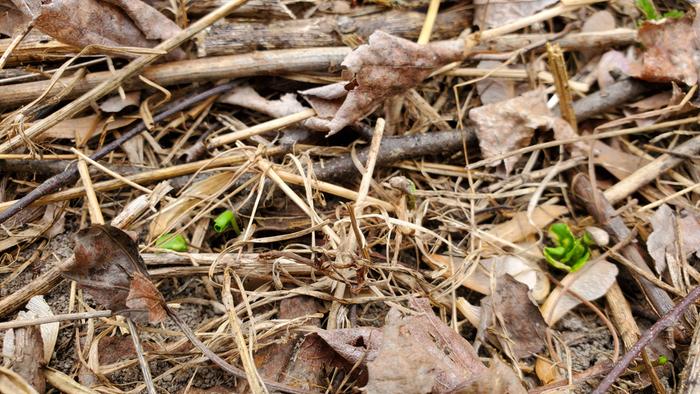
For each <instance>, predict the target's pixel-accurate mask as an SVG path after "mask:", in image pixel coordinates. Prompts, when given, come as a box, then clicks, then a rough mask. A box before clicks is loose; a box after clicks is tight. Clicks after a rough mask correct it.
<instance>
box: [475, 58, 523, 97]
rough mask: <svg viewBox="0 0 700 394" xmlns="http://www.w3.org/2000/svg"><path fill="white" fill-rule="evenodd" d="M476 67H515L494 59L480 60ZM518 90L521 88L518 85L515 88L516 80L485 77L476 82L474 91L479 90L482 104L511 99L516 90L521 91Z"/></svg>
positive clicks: (488, 68) (505, 68) (508, 68)
mask: <svg viewBox="0 0 700 394" xmlns="http://www.w3.org/2000/svg"><path fill="white" fill-rule="evenodd" d="M476 68H479V69H486V70H492V69H495V68H501V69H504V70H510V69H514V68H515V67H511V66H504V65H503V63H502V62H498V61H495V60H482V61H480V62H479V64H478V65H477V66H476ZM520 90H522V89H521V88H520V85H518V87H517V90H516V81H513V80H511V79H499V78H486V79H483V80H481V81H479V82H477V83H476V91H477V92H479V100H481V103H482V104H484V105H486V104H493V103H497V102H500V101H504V100H508V99H512V98H513V97H515V96H516V95H517V94H516V91H517V93H522V92H520Z"/></svg>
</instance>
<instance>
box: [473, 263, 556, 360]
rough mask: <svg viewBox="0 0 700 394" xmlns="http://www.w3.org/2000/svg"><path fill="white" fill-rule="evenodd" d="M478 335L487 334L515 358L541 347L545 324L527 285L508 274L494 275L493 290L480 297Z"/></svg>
mask: <svg viewBox="0 0 700 394" xmlns="http://www.w3.org/2000/svg"><path fill="white" fill-rule="evenodd" d="M480 321H481V323H480V326H479V333H478V334H477V335H478V337H480V338H482V339H484V338H487V333H488V334H490V333H495V335H488V339H489V341H490V342H493V343H494V344H496V345H498V344H500V347H501V348H502V349H504V350H505V351H506V352H508V353H509V354H511V355H513V356H514V357H515V358H519V359H520V358H524V357H529V356H531V355H533V354H535V353H538V352H540V351H541V350H542V349H543V348H544V330H545V329H546V328H547V324H546V323H545V322H544V319H543V318H542V314H541V313H540V310H539V308H538V307H537V304H536V303H535V302H534V301H533V300H532V299H530V294H529V289H528V287H527V285H525V284H523V283H520V282H518V281H516V280H515V279H514V278H513V277H512V276H510V275H509V274H505V275H501V276H499V277H498V278H497V279H496V287H495V291H494V292H493V293H492V294H491V295H490V296H487V297H484V298H483V299H482V300H481V319H480Z"/></svg>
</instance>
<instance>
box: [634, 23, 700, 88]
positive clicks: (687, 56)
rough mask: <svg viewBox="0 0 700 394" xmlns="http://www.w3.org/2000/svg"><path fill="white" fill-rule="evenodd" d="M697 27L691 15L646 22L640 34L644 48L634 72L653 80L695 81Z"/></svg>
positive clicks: (696, 72) (637, 75)
mask: <svg viewBox="0 0 700 394" xmlns="http://www.w3.org/2000/svg"><path fill="white" fill-rule="evenodd" d="M695 30H696V27H695V26H694V22H693V20H692V19H691V18H690V17H688V16H686V17H683V18H680V19H672V18H667V19H663V20H662V21H660V22H655V21H645V22H644V23H643V24H642V26H641V27H640V28H639V31H638V33H637V37H638V39H639V42H640V43H642V45H644V47H645V49H644V53H643V54H642V57H641V59H640V64H635V65H634V67H633V70H632V74H633V75H635V76H636V77H638V78H641V79H643V80H645V81H651V82H671V81H677V82H684V83H685V84H687V85H690V86H692V85H694V84H696V83H697V81H698V62H699V60H700V59H699V58H698V56H699V55H698V54H699V53H700V52H699V50H700V47H699V46H698V42H697V38H696V33H695Z"/></svg>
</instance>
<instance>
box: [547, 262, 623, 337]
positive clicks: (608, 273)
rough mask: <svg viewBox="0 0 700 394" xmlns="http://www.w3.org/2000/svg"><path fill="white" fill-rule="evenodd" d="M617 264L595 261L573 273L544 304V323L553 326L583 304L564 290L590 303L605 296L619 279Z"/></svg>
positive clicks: (563, 280) (566, 277) (553, 291)
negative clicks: (616, 279)
mask: <svg viewBox="0 0 700 394" xmlns="http://www.w3.org/2000/svg"><path fill="white" fill-rule="evenodd" d="M617 272H618V270H617V267H616V266H615V264H612V263H609V262H607V261H605V260H593V261H590V262H588V263H587V264H586V265H585V266H584V267H583V268H581V269H580V270H578V271H576V272H571V273H569V274H568V275H566V276H565V277H564V279H562V281H561V287H557V288H556V289H554V290H552V293H551V294H550V295H549V297H547V300H546V301H545V302H544V304H542V307H541V309H540V310H541V311H542V317H544V321H545V322H547V324H548V325H550V326H552V325H554V323H556V322H557V321H558V320H559V319H561V318H562V317H563V316H564V315H565V314H566V313H567V312H569V311H570V310H572V309H573V308H575V307H576V306H577V305H578V304H580V303H581V301H579V299H578V298H576V297H574V296H573V295H571V294H570V293H568V292H566V291H564V290H563V289H567V290H571V291H573V292H575V293H576V294H578V295H579V296H581V297H583V298H584V299H586V300H588V301H593V300H595V299H597V298H600V297H602V296H604V295H605V293H606V292H607V291H608V289H609V288H610V286H612V284H613V283H614V282H615V278H616V277H617Z"/></svg>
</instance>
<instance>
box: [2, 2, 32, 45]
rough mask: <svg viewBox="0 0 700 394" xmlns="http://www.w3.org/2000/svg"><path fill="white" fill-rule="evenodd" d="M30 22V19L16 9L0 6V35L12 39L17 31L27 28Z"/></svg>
mask: <svg viewBox="0 0 700 394" xmlns="http://www.w3.org/2000/svg"><path fill="white" fill-rule="evenodd" d="M30 21H31V19H30V18H27V17H26V16H25V15H24V14H23V13H21V12H20V11H19V10H17V9H16V8H10V7H6V6H4V5H2V4H0V34H4V35H6V36H10V37H12V36H14V35H15V33H16V32H17V31H19V30H20V29H23V28H24V27H25V26H27V25H28V24H29V22H30Z"/></svg>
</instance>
